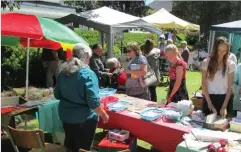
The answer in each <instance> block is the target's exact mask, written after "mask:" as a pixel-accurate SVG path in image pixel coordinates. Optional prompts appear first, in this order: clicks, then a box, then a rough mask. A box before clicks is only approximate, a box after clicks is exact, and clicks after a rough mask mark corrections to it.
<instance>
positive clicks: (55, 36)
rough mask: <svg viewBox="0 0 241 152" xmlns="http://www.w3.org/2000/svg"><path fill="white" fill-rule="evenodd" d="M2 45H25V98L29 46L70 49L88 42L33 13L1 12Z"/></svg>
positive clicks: (64, 27) (65, 28)
mask: <svg viewBox="0 0 241 152" xmlns="http://www.w3.org/2000/svg"><path fill="white" fill-rule="evenodd" d="M1 38H2V41H1V42H2V45H18V44H21V45H22V46H23V47H27V64H26V98H27V99H28V73H29V47H38V48H49V49H53V50H57V49H60V48H61V47H62V48H63V50H72V48H73V46H74V45H75V44H77V43H84V44H88V43H87V42H86V41H84V40H83V39H82V38H81V37H80V36H78V35H77V34H76V33H75V32H74V31H72V30H71V29H69V28H68V27H66V26H65V25H63V24H60V23H58V22H56V21H54V20H51V19H47V18H42V17H38V16H35V15H28V14H19V13H4V14H1Z"/></svg>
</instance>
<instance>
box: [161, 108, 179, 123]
mask: <svg viewBox="0 0 241 152" xmlns="http://www.w3.org/2000/svg"><path fill="white" fill-rule="evenodd" d="M171 112H175V113H178V114H177V115H171ZM163 115H164V117H165V118H166V119H168V120H174V121H179V120H181V118H182V112H180V111H178V110H177V109H166V110H165V111H164V113H163Z"/></svg>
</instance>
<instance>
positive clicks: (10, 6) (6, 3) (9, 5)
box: [1, 0, 21, 11]
mask: <svg viewBox="0 0 241 152" xmlns="http://www.w3.org/2000/svg"><path fill="white" fill-rule="evenodd" d="M20 3H21V1H12V0H11V1H9V0H8V1H1V8H2V9H6V8H8V9H9V10H10V11H13V10H14V9H15V8H17V9H19V8H20Z"/></svg>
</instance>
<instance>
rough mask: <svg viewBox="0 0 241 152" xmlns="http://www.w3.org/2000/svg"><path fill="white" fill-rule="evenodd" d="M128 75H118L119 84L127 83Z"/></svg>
mask: <svg viewBox="0 0 241 152" xmlns="http://www.w3.org/2000/svg"><path fill="white" fill-rule="evenodd" d="M126 79H127V76H126V74H125V73H121V74H119V75H118V76H117V84H118V85H125V84H126Z"/></svg>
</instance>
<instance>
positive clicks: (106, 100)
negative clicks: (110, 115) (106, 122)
mask: <svg viewBox="0 0 241 152" xmlns="http://www.w3.org/2000/svg"><path fill="white" fill-rule="evenodd" d="M118 100H119V98H117V97H115V96H107V97H102V98H101V99H100V102H101V106H102V107H103V108H104V109H105V110H106V109H108V107H107V105H108V104H109V103H112V102H117V101H118Z"/></svg>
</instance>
